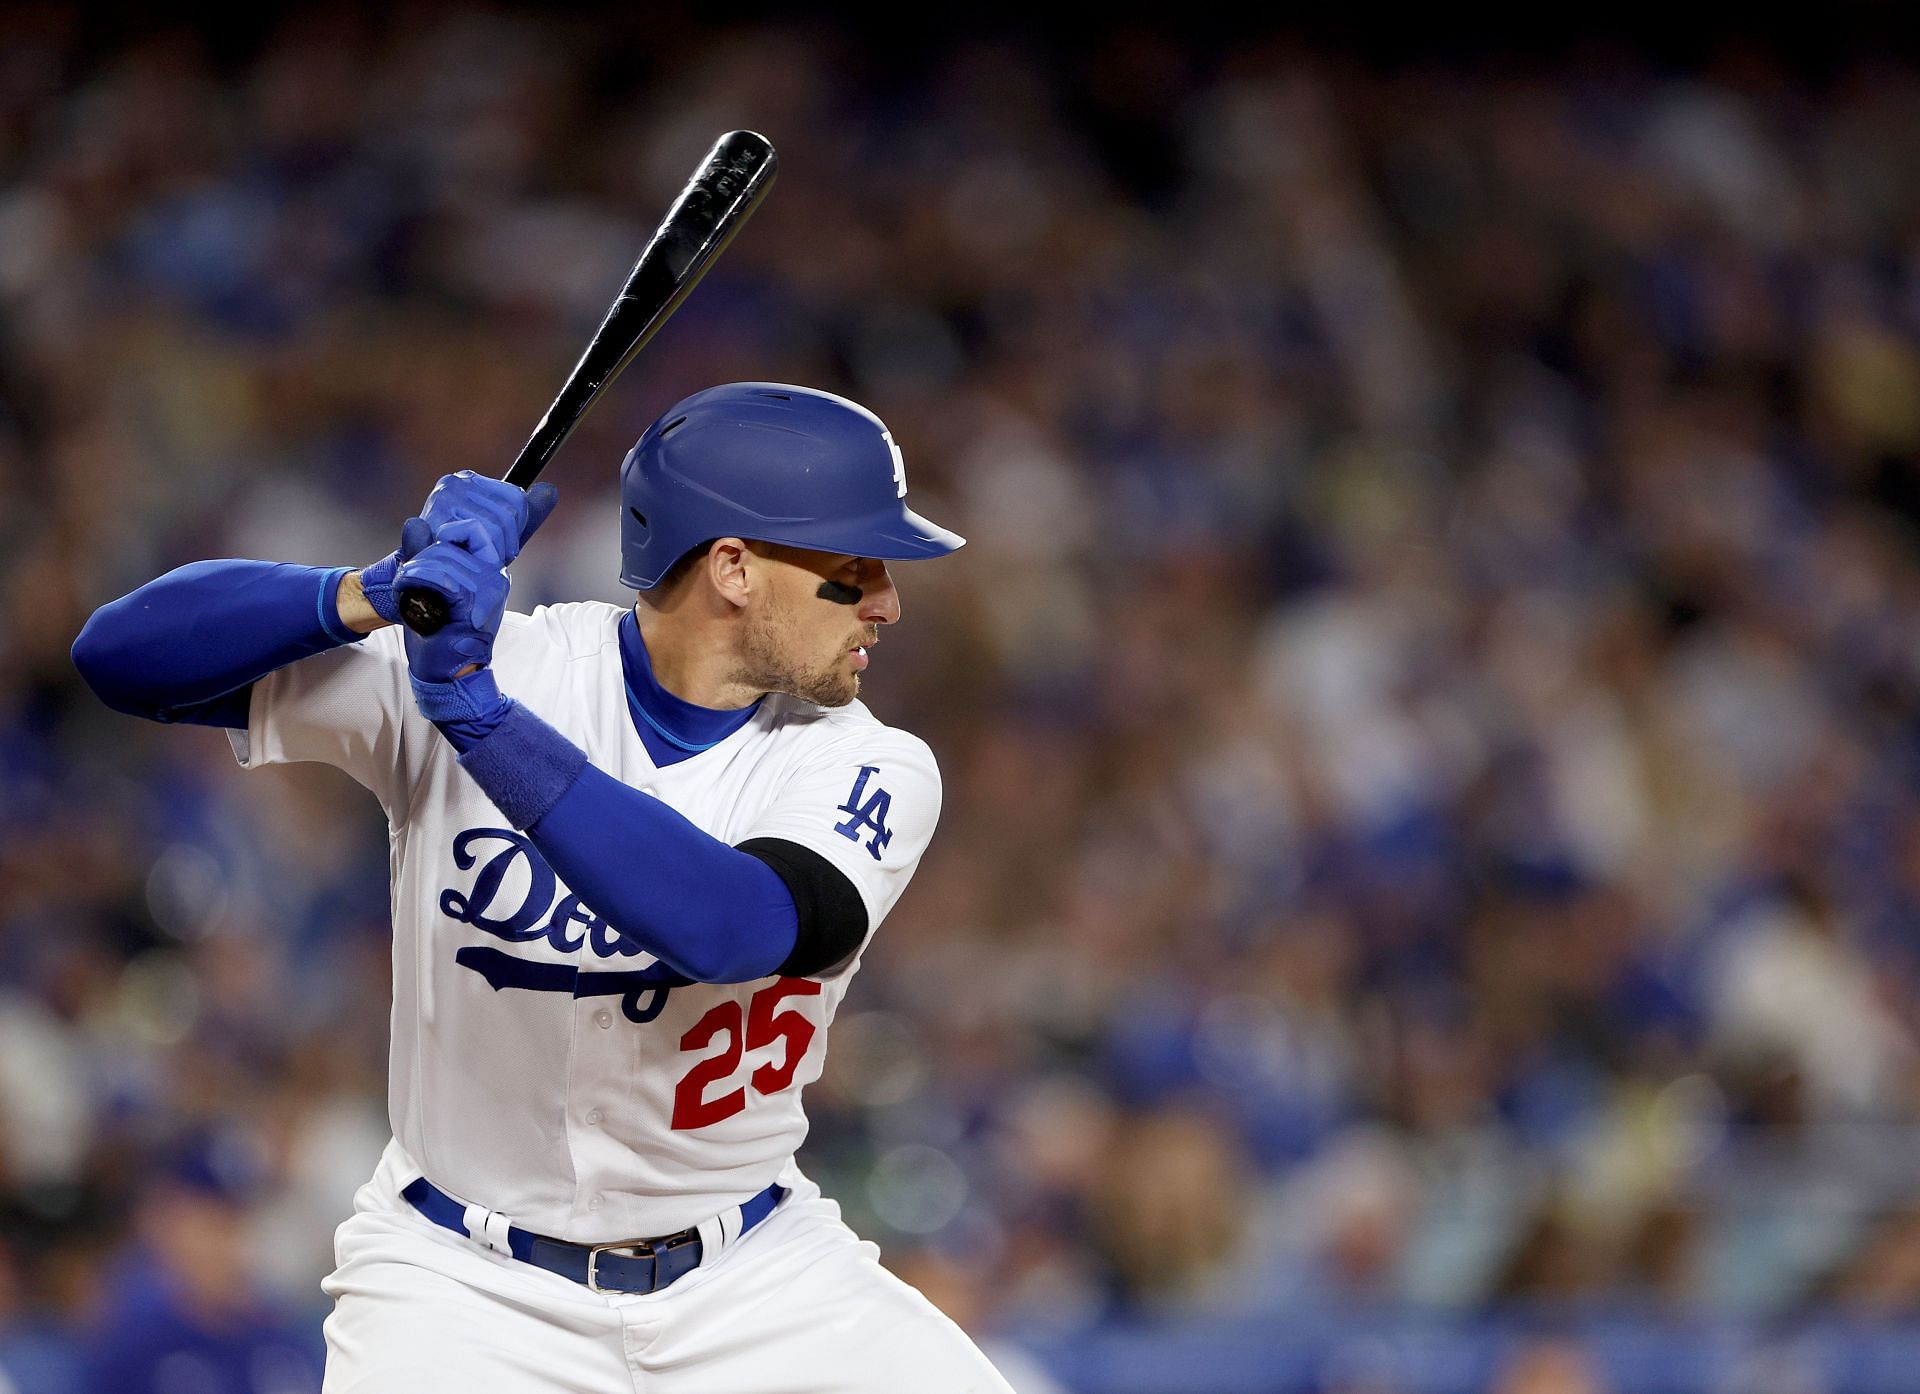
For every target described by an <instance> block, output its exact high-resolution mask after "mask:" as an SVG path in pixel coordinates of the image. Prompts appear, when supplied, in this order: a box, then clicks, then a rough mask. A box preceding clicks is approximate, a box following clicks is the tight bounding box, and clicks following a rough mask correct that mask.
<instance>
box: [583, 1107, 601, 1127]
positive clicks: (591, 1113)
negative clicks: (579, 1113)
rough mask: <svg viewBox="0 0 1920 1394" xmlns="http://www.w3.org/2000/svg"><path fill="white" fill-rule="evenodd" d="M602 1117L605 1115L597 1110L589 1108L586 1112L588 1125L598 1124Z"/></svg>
mask: <svg viewBox="0 0 1920 1394" xmlns="http://www.w3.org/2000/svg"><path fill="white" fill-rule="evenodd" d="M603 1117H605V1115H604V1114H602V1113H601V1112H600V1110H599V1109H597V1108H590V1109H588V1110H587V1121H588V1122H589V1123H593V1124H598V1123H599V1122H600V1120H601V1119H602V1118H603Z"/></svg>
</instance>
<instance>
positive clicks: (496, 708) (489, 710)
mask: <svg viewBox="0 0 1920 1394" xmlns="http://www.w3.org/2000/svg"><path fill="white" fill-rule="evenodd" d="M407 681H408V682H409V683H410V684H411V685H412V687H413V701H414V705H415V706H416V707H418V708H419V709H420V715H422V716H424V717H425V718H426V719H427V720H429V721H431V722H433V723H434V724H435V725H440V724H442V723H444V722H449V721H463V722H485V721H488V720H494V721H497V720H498V719H499V718H500V717H501V716H503V715H505V713H506V709H507V707H509V706H510V705H511V703H510V702H509V701H508V699H507V698H506V697H504V696H503V695H501V692H500V685H499V684H498V683H497V682H495V681H494V677H493V670H492V669H491V668H476V669H474V670H473V671H472V672H469V673H464V674H462V675H461V676H460V677H457V678H447V679H444V680H439V681H436V680H434V679H432V678H423V677H421V676H420V674H418V673H416V672H411V671H410V672H408V674H407Z"/></svg>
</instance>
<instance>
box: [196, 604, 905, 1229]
mask: <svg viewBox="0 0 1920 1394" xmlns="http://www.w3.org/2000/svg"><path fill="white" fill-rule="evenodd" d="M623 613H624V612H623V611H622V610H621V609H619V608H618V607H615V606H612V605H604V604H598V603H579V604H569V605H557V606H548V607H542V608H541V609H538V610H536V611H534V612H533V614H531V615H517V614H509V615H508V616H507V617H506V619H505V622H504V624H503V626H502V629H501V633H500V637H499V641H498V643H497V644H496V646H495V648H494V657H493V667H494V670H495V672H496V673H497V675H498V679H499V684H500V688H501V690H502V691H503V692H505V693H507V694H508V695H509V696H511V697H513V698H514V699H516V700H517V701H520V702H523V703H525V704H526V705H527V706H528V707H529V708H531V709H532V710H533V711H534V712H535V713H536V714H538V715H539V716H540V717H541V718H543V719H544V720H546V721H547V722H548V723H550V724H551V725H553V726H554V727H556V728H558V729H559V730H560V731H561V732H562V734H564V735H566V736H567V737H568V738H569V739H571V740H572V741H573V742H574V743H575V744H577V745H578V746H580V747H581V748H582V749H583V750H584V751H585V752H586V754H587V756H588V758H589V759H590V760H591V761H592V762H593V763H594V764H595V765H597V766H599V767H600V768H601V769H603V770H605V771H607V772H608V773H610V774H612V775H614V776H615V777H617V778H619V779H620V780H622V781H623V782H625V783H627V784H629V785H632V786H634V787H636V788H639V789H641V790H644V791H645V792H647V793H649V794H651V795H653V796H654V797H655V798H658V799H660V800H661V801H662V802H664V803H665V804H667V805H668V806H669V807H671V808H673V809H675V810H677V811H678V812H679V813H681V814H682V815H684V816H685V817H686V818H687V819H689V820H690V821H691V822H692V823H694V824H695V825H696V826H698V827H699V828H701V829H702V830H704V831H706V832H707V833H710V834H711V835H713V836H714V837H716V838H719V839H721V840H722V841H725V842H727V843H730V844H738V843H740V842H743V841H745V840H747V839H749V838H754V837H778V838H784V839H786V840H788V841H791V842H796V843H799V844H801V845H803V846H806V847H808V848H811V849H813V850H814V851H816V852H818V853H819V854H820V855H822V856H824V857H826V858H827V859H829V860H830V861H831V862H832V863H833V864H834V865H835V866H836V867H838V868H839V869H840V870H841V871H842V872H844V873H845V874H846V876H847V877H848V879H849V880H851V881H852V882H853V884H854V885H855V886H856V887H857V888H858V890H859V893H860V896H861V898H862V900H863V901H864V902H865V905H866V909H867V922H868V925H869V939H870V938H871V934H872V930H873V929H874V928H877V927H878V926H879V924H880V923H881V921H882V920H883V919H884V918H885V917H886V914H887V912H888V911H889V910H891V909H892V907H893V905H894V903H895V901H897V900H898V899H899V897H900V893H901V892H902V891H903V890H904V889H905V887H906V885H907V882H908V880H909V879H910V878H911V877H912V875H913V872H914V869H915V867H916V866H917V865H918V864H919V861H920V857H921V855H922V854H923V853H924V852H925V850H926V847H927V843H928V841H929V839H930V838H931V837H932V835H933V829H934V824H935V822H936V821H937V819H938V817H939V811H940V776H939V770H938V767H937V766H936V764H935V762H934V758H933V753H932V751H931V750H929V749H928V747H927V745H926V743H925V742H923V741H921V740H920V739H918V738H917V737H915V736H912V735H910V734H908V733H906V732H903V731H896V730H893V729H892V728H890V727H887V726H885V725H883V724H881V723H880V722H879V721H878V720H877V719H875V718H874V717H873V715H872V714H871V713H869V712H868V711H867V709H866V708H865V707H864V706H863V705H862V704H860V703H858V702H855V703H852V704H850V705H848V706H846V707H842V708H833V709H828V708H822V707H818V706H815V705H812V704H810V703H806V702H802V701H799V700H797V699H795V698H791V697H784V696H768V697H766V698H764V699H763V700H762V702H761V703H760V706H759V708H758V709H757V710H756V712H755V713H754V716H753V718H752V719H751V720H750V721H748V722H747V723H746V725H744V726H743V727H741V728H740V729H739V730H738V731H735V732H734V733H733V734H732V735H730V736H728V737H727V738H726V739H725V740H723V741H721V742H720V743H719V744H718V745H715V746H713V747H712V748H710V749H707V750H705V751H702V752H700V753H698V754H695V755H693V756H691V757H690V758H688V759H686V760H683V761H681V762H679V763H677V764H672V765H669V766H667V767H665V768H661V767H658V766H656V765H655V763H654V761H653V759H652V758H651V757H650V756H649V755H648V753H647V750H646V747H645V746H644V745H643V744H642V742H641V740H640V738H639V736H638V734H637V733H636V732H635V729H634V725H633V717H632V715H631V714H630V712H629V709H628V704H627V698H626V689H625V683H624V679H623V675H622V670H621V661H620V646H619V637H618V626H619V623H620V619H621V617H622V615H623ZM229 734H230V736H231V738H232V740H233V744H234V750H235V753H236V754H237V755H238V756H239V758H240V762H241V763H242V764H243V765H245V766H247V767H249V768H253V767H256V766H261V765H269V764H278V763H285V762H293V761H320V762H323V763H326V764H331V765H337V766H339V767H340V768H341V769H343V770H345V771H347V773H348V774H350V775H352V776H353V778H354V779H356V780H358V781H359V782H360V783H361V784H363V785H365V786H366V787H367V788H368V789H369V790H371V791H372V792H373V793H374V795H375V796H376V797H377V798H378V799H379V800H380V803H381V805H382V806H383V807H384V808H385V810H386V813H387V818H388V821H389V824H390V827H391V857H392V880H393V928H394V944H393V979H394V981H393V992H394V1012H393V1043H392V1053H391V1059H390V1071H389V1081H390V1083H389V1100H388V1102H389V1108H390V1111H391V1116H392V1125H393V1133H394V1138H395V1141H396V1144H397V1145H398V1147H399V1148H400V1149H403V1150H404V1152H405V1154H406V1156H407V1158H409V1159H410V1160H411V1161H412V1162H413V1163H414V1164H416V1165H417V1166H418V1167H419V1168H420V1169H421V1170H422V1171H423V1172H424V1173H425V1174H426V1175H427V1176H428V1177H429V1178H431V1179H432V1180H433V1181H434V1182H435V1183H436V1184H438V1185H440V1186H441V1187H443V1188H445V1189H446V1190H448V1191H449V1192H452V1193H454V1194H456V1195H460V1196H463V1197H466V1198H468V1199H471V1200H475V1201H479V1202H482V1203H484V1204H485V1205H486V1206H488V1207H491V1208H492V1209H494V1210H496V1211H498V1212H501V1213H503V1214H505V1215H508V1216H511V1217H512V1219H513V1221H514V1222H515V1223H516V1224H519V1225H522V1226H525V1227H526V1228H528V1229H532V1230H535V1231H538V1232H542V1233H545V1234H549V1235H553V1236H555V1237H558V1238H562V1239H567V1240H571V1241H574V1242H577V1243H601V1242H607V1241H611V1240H615V1239H620V1238H624V1237H628V1236H635V1235H657V1234H668V1233H672V1232H674V1231H677V1230H680V1229H683V1228H686V1227H688V1226H691V1225H695V1224H697V1223H698V1222H700V1221H702V1220H705V1219H707V1218H708V1217H710V1216H713V1215H715V1214H716V1213H718V1212H720V1211H722V1210H725V1209H726V1208H728V1207H730V1206H735V1205H738V1204H740V1203H741V1202H742V1201H744V1200H746V1199H747V1198H748V1197H751V1196H753V1195H755V1194H756V1193H757V1192H759V1191H761V1190H762V1189H763V1188H765V1187H766V1186H767V1185H768V1184H769V1183H771V1182H773V1181H775V1180H778V1179H780V1177H781V1176H782V1173H783V1171H784V1170H785V1169H786V1168H788V1167H789V1166H790V1164H791V1160H792V1157H793V1153H794V1151H795V1150H796V1149H797V1148H798V1147H799V1145H800V1143H801V1141H802V1139H803V1138H804V1137H805V1135H806V1128H807V1124H806V1116H805V1113H804V1112H803V1110H802V1107H801V1091H802V1090H803V1089H804V1088H805V1086H806V1085H807V1084H808V1083H810V1082H811V1081H813V1080H815V1079H817V1078H818V1077H819V1075H820V1071H821V1067H822V1063H823V1061H824V1058H825V1046H826V1028H827V1026H828V1025H829V1023H830V1022H831V1021H832V1019H833V1014H834V1011H835V1008H836V1007H838V1005H839V1003H840V999H841V997H842V996H843V995H844V994H845V992H846V988H847V984H848V981H849V980H850V979H851V978H852V976H853V974H854V972H855V971H856V970H857V968H858V966H859V954H858V953H856V954H855V955H854V956H853V958H852V959H851V960H850V961H849V962H848V963H847V964H846V965H845V966H844V967H842V968H840V969H838V970H837V971H834V972H830V973H827V974H822V975H820V976H819V977H817V978H764V979H761V980H759V981H757V982H750V983H737V984H703V983H689V982H688V981H687V980H686V979H685V978H683V977H680V976H679V975H678V974H676V973H674V972H673V971H672V970H670V969H668V968H667V967H666V966H665V965H664V964H660V963H658V962H657V961H656V960H655V959H654V958H653V957H652V956H651V955H650V954H648V953H646V952H645V951H644V950H641V949H639V948H637V947H636V946H635V945H633V944H631V943H630V942H627V941H625V940H623V939H621V938H620V937H619V935H618V934H617V933H616V932H615V931H614V930H613V929H611V928H610V927H609V926H608V925H607V924H606V923H605V922H604V921H603V920H601V919H600V918H599V917H598V916H597V915H595V914H594V912H593V911H592V910H591V909H590V908H588V907H587V906H584V905H582V904H581V903H580V901H579V900H578V898H577V897H575V896H574V895H573V894H572V893H571V892H570V891H569V890H568V888H567V887H566V886H565V885H564V884H562V883H561V882H560V881H559V880H558V879H557V878H556V877H555V875H554V873H553V871H552V870H551V869H550V868H549V867H548V866H547V865H546V863H545V862H544V861H543V860H542V859H541V857H540V856H539V854H538V853H537V852H536V851H535V850H534V848H533V846H532V844H531V843H530V842H529V841H528V839H527V838H526V837H525V836H524V835H523V834H521V833H519V832H516V831H515V830H514V829H513V828H512V827H510V826H509V825H508V823H507V821H506V819H505V818H504V817H503V816H502V815H501V814H500V812H499V810H498V809H496V808H495V807H494V805H493V803H492V802H491V801H490V800H489V799H488V798H487V796H486V795H485V794H483V793H482V792H481V791H480V789H479V788H478V786H476V785H475V784H474V783H473V781H472V780H471V779H470V778H469V777H468V775H467V773H466V772H465V771H464V770H463V769H461V767H460V765H459V764H458V762H457V761H456V759H455V756H454V751H453V749H452V747H451V746H450V745H449V744H448V743H447V742H446V741H445V740H444V739H443V738H442V737H441V736H440V734H439V732H438V731H436V730H435V729H434V727H433V726H432V725H431V724H430V723H429V722H427V721H426V720H425V719H424V718H422V717H421V716H420V715H418V713H417V712H416V710H415V704H414V699H413V695H412V693H411V691H410V690H409V687H408V682H407V664H406V657H405V651H404V648H403V643H402V634H401V631H400V630H399V629H398V628H388V629H383V630H380V631H378V632H377V633H375V634H373V635H371V636H370V637H369V638H368V639H366V640H365V641H364V642H361V643H358V644H354V645H350V646H347V647H343V648H339V649H335V650H332V651H330V652H327V653H323V654H319V655H316V656H313V657H310V658H306V659H302V660H301V661H299V662H297V663H294V664H292V665H290V666H288V667H285V668H282V669H279V670H278V671H276V672H274V673H272V674H271V675H269V676H268V677H266V678H263V679H261V680H260V681H258V682H257V683H255V685H254V689H253V697H252V706H251V710H250V713H249V719H248V727H247V729H246V730H245V731H244V732H242V731H233V732H230V733H229ZM647 856H648V849H647V848H646V847H644V846H636V847H635V848H634V849H633V859H634V862H635V864H636V866H637V867H639V868H642V869H644V867H645V864H646V858H647ZM862 952H864V946H863V949H862Z"/></svg>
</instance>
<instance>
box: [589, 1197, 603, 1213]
mask: <svg viewBox="0 0 1920 1394" xmlns="http://www.w3.org/2000/svg"><path fill="white" fill-rule="evenodd" d="M605 1199H606V1197H605V1196H601V1195H591V1196H588V1197H587V1209H589V1210H598V1209H599V1208H600V1202H601V1201H603V1200H605Z"/></svg>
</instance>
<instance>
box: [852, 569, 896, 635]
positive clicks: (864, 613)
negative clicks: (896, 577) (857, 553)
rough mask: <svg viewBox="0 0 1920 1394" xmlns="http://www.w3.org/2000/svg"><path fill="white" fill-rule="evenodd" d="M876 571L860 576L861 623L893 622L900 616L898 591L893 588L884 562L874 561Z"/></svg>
mask: <svg viewBox="0 0 1920 1394" xmlns="http://www.w3.org/2000/svg"><path fill="white" fill-rule="evenodd" d="M874 565H875V566H876V567H877V568H878V573H877V574H876V575H873V576H868V577H862V578H861V587H860V589H861V590H862V591H863V592H864V594H862V595H861V597H860V611H859V613H860V622H861V623H862V624H893V623H894V622H895V621H897V620H898V619H899V618H900V592H899V591H897V590H895V589H894V588H893V577H892V576H891V575H889V574H888V572H887V567H886V563H884V562H875V563H874Z"/></svg>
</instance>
